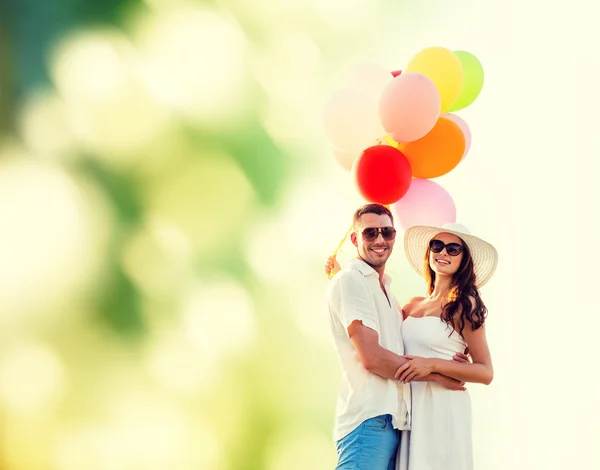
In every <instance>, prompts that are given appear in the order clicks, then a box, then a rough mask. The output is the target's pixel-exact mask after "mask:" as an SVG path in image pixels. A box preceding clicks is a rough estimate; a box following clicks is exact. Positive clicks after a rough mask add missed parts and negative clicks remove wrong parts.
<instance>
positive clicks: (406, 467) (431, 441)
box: [396, 316, 473, 470]
mask: <svg viewBox="0 0 600 470" xmlns="http://www.w3.org/2000/svg"><path fill="white" fill-rule="evenodd" d="M450 331H452V330H451V328H450V327H449V326H448V325H447V324H446V323H445V322H443V321H442V320H441V319H440V318H439V317H433V316H429V317H422V318H413V317H408V318H407V319H406V320H404V321H403V322H402V339H403V340H404V348H405V354H411V355H413V356H421V357H437V358H441V359H450V360H451V359H452V357H453V356H454V355H455V354H456V353H457V352H463V351H464V349H465V347H466V343H465V341H464V340H463V339H462V338H461V337H460V335H459V334H458V332H456V331H453V332H452V334H451V335H450ZM411 389H412V427H411V431H403V432H402V438H401V443H400V450H399V452H398V457H397V459H396V470H473V447H472V437H471V399H470V397H469V393H468V392H467V391H454V390H448V389H446V388H444V387H443V386H441V385H439V384H437V383H432V382H412V383H411Z"/></svg>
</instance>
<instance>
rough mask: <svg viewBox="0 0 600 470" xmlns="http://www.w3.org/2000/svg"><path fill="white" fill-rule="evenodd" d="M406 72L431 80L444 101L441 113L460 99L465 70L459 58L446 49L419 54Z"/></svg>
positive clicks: (436, 49)
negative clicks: (419, 74)
mask: <svg viewBox="0 0 600 470" xmlns="http://www.w3.org/2000/svg"><path fill="white" fill-rule="evenodd" d="M405 72H416V73H421V74H423V75H425V76H426V77H428V78H430V79H431V81H432V82H433V83H435V86H436V87H437V89H438V91H439V93H440V98H441V100H442V107H441V111H442V112H444V111H446V110H447V109H448V108H449V107H450V106H451V105H452V104H453V103H454V102H455V101H456V99H457V98H458V97H459V95H460V91H461V89H462V85H463V70H462V65H461V62H460V60H459V59H458V57H457V56H456V55H455V54H454V53H453V52H452V51H451V50H449V49H446V48H444V47H428V48H427V49H423V50H422V51H420V52H418V53H417V54H416V55H415V56H414V57H413V58H412V60H411V61H410V62H409V64H408V66H407V67H406V69H405Z"/></svg>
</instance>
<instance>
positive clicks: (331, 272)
mask: <svg viewBox="0 0 600 470" xmlns="http://www.w3.org/2000/svg"><path fill="white" fill-rule="evenodd" d="M353 227H354V224H351V225H350V227H349V228H348V231H347V232H346V235H344V238H342V239H341V240H340V243H339V244H338V246H337V248H336V249H335V251H334V252H333V254H332V255H331V256H332V257H334V256H336V255H337V254H338V251H340V249H341V248H342V245H343V244H344V242H345V241H346V239H347V238H348V235H350V232H352V228H353ZM334 275H335V273H334V272H333V269H332V270H331V271H330V272H329V274H328V275H327V278H328V279H331V278H332V277H333V276H334Z"/></svg>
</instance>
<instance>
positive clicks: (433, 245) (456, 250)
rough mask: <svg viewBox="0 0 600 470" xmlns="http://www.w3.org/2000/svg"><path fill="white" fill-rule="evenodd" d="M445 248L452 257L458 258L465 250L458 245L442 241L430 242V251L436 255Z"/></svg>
mask: <svg viewBox="0 0 600 470" xmlns="http://www.w3.org/2000/svg"><path fill="white" fill-rule="evenodd" d="M444 248H446V253H448V254H449V255H450V256H458V255H460V254H461V253H462V252H463V250H464V247H463V246H462V245H460V244H458V243H448V244H446V243H444V242H443V241H441V240H431V241H430V242H429V249H430V250H431V251H433V252H434V253H441V252H442V250H443V249H444Z"/></svg>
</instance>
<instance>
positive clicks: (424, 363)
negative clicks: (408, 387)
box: [394, 354, 433, 383]
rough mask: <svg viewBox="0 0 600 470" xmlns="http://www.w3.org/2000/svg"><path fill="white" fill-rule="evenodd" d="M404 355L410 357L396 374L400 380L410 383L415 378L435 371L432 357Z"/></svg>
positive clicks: (417, 378)
mask: <svg viewBox="0 0 600 470" xmlns="http://www.w3.org/2000/svg"><path fill="white" fill-rule="evenodd" d="M403 357H404V358H406V359H409V361H408V362H407V363H406V364H404V365H402V366H400V367H399V368H398V370H397V371H396V374H395V375H394V377H396V379H398V380H400V382H402V383H409V382H411V381H413V380H419V379H422V378H423V377H425V376H427V375H429V374H431V373H432V372H433V363H432V361H431V359H427V358H424V357H418V356H411V355H410V354H406V355H404V356H403Z"/></svg>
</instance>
